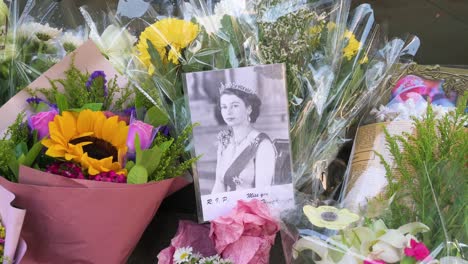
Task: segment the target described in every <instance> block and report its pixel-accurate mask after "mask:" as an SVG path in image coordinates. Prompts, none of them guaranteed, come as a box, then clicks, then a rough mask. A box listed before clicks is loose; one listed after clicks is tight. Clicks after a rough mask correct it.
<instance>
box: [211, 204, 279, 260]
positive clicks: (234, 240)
mask: <svg viewBox="0 0 468 264" xmlns="http://www.w3.org/2000/svg"><path fill="white" fill-rule="evenodd" d="M278 231H279V224H278V223H277V221H276V220H275V219H274V218H273V217H272V216H271V215H270V211H269V209H268V206H267V205H266V204H264V203H263V202H261V201H259V200H256V199H254V200H251V201H249V202H246V201H239V202H238V203H237V206H236V207H235V208H234V209H233V210H232V211H231V212H230V213H229V214H228V215H225V216H222V217H219V218H217V219H215V220H213V221H212V222H211V231H210V238H211V239H212V240H213V241H214V243H215V248H216V251H217V252H218V253H219V254H220V255H221V256H222V257H223V258H225V259H230V260H232V261H233V262H234V263H236V264H267V263H268V260H269V257H270V249H271V247H272V245H273V244H274V242H275V236H276V233H277V232H278Z"/></svg>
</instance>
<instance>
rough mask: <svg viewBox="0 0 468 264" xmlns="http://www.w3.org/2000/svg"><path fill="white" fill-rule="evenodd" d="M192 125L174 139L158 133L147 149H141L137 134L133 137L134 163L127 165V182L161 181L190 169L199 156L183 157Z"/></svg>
mask: <svg viewBox="0 0 468 264" xmlns="http://www.w3.org/2000/svg"><path fill="white" fill-rule="evenodd" d="M192 130H193V126H192V125H191V126H188V127H187V128H185V129H184V131H183V132H182V134H181V135H179V137H177V139H176V140H174V139H173V138H171V137H166V136H164V135H163V134H161V133H159V134H158V135H157V137H156V139H155V140H154V142H153V146H152V147H151V148H149V149H145V150H142V149H141V147H140V140H139V138H138V135H137V136H136V138H135V147H136V158H135V163H134V164H133V163H132V164H130V165H129V166H127V169H129V174H128V183H131V184H141V183H146V182H149V181H161V180H164V179H169V178H174V177H177V176H180V175H182V174H183V173H184V172H185V171H187V170H190V169H191V167H192V165H193V163H195V162H196V161H197V160H198V159H199V157H197V158H191V159H185V161H182V162H181V160H182V157H183V156H184V154H185V152H186V151H185V142H186V141H187V140H188V137H189V136H190V135H191V133H192Z"/></svg>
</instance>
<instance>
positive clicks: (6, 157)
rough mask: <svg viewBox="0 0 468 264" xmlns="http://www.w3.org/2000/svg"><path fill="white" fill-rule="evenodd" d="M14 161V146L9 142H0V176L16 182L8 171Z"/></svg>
mask: <svg viewBox="0 0 468 264" xmlns="http://www.w3.org/2000/svg"><path fill="white" fill-rule="evenodd" d="M14 160H15V145H14V143H13V142H12V141H11V140H7V139H2V140H0V176H1V177H4V178H6V179H7V180H9V181H13V182H15V181H16V176H15V174H14V173H13V172H12V171H11V170H10V164H11V163H12V162H13V161H14Z"/></svg>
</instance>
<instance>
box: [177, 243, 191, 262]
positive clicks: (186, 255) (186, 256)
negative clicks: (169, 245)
mask: <svg viewBox="0 0 468 264" xmlns="http://www.w3.org/2000/svg"><path fill="white" fill-rule="evenodd" d="M192 251H193V249H192V248H191V247H182V248H178V249H176V251H175V252H174V257H173V259H174V262H175V263H176V264H181V263H184V262H188V261H189V260H190V259H191V257H192Z"/></svg>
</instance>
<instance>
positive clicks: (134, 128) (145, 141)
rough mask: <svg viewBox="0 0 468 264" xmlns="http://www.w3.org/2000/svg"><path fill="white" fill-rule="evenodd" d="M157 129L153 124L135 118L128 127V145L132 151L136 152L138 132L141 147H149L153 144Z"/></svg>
mask: <svg viewBox="0 0 468 264" xmlns="http://www.w3.org/2000/svg"><path fill="white" fill-rule="evenodd" d="M156 132H157V131H156V129H154V127H153V126H152V125H149V124H146V123H145V122H142V121H139V120H134V121H133V122H131V123H130V127H129V129H128V137H127V146H128V150H129V152H130V153H135V138H136V135H137V134H138V138H139V139H140V147H141V149H147V148H149V147H150V146H151V143H152V142H153V139H154V137H155V136H156Z"/></svg>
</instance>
